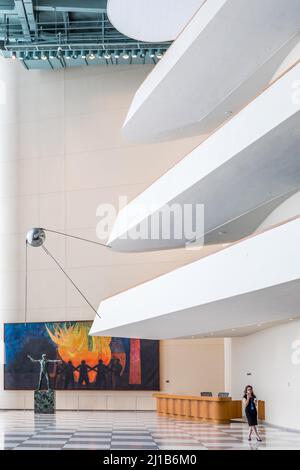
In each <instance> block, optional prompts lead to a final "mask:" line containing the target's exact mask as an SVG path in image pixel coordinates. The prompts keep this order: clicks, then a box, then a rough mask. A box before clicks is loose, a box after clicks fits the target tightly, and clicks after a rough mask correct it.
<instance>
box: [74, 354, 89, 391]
mask: <svg viewBox="0 0 300 470" xmlns="http://www.w3.org/2000/svg"><path fill="white" fill-rule="evenodd" d="M75 370H78V371H79V380H78V384H79V385H80V386H82V385H83V382H85V384H86V386H87V387H89V385H90V379H89V371H90V370H92V368H91V367H90V366H89V365H88V364H87V363H86V362H85V360H82V361H81V364H80V365H79V366H78V367H76V368H75Z"/></svg>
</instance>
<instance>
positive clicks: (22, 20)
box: [15, 0, 31, 42]
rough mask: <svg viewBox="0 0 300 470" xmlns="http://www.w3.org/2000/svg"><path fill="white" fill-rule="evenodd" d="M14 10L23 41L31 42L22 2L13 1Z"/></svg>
mask: <svg viewBox="0 0 300 470" xmlns="http://www.w3.org/2000/svg"><path fill="white" fill-rule="evenodd" d="M15 10H16V12H17V13H18V17H19V19H20V23H21V27H22V31H23V34H24V39H25V40H26V41H28V42H29V41H31V35H30V28H29V24H28V21H27V15H26V10H25V6H24V2H23V0H15Z"/></svg>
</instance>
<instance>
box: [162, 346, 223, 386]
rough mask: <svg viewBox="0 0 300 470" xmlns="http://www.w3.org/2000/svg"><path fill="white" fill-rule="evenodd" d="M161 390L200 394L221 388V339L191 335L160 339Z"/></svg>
mask: <svg viewBox="0 0 300 470" xmlns="http://www.w3.org/2000/svg"><path fill="white" fill-rule="evenodd" d="M160 352H161V366H160V374H161V391H162V392H165V393H175V394H182V395H184V394H190V395H199V394H200V392H201V391H202V392H213V394H214V395H216V394H217V393H218V392H223V391H224V340H223V339H222V338H212V339H190V340H184V339H182V340H165V341H161V342H160Z"/></svg>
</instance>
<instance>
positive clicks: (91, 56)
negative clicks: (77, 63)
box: [88, 51, 96, 60]
mask: <svg viewBox="0 0 300 470" xmlns="http://www.w3.org/2000/svg"><path fill="white" fill-rule="evenodd" d="M88 57H89V59H90V60H94V59H96V56H95V54H94V52H93V51H90V53H89V56H88Z"/></svg>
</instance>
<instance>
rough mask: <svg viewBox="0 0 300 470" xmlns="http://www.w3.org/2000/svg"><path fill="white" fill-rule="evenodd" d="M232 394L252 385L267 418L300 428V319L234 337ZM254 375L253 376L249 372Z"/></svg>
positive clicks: (240, 393) (293, 427) (270, 421)
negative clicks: (262, 401)
mask: <svg viewBox="0 0 300 470" xmlns="http://www.w3.org/2000/svg"><path fill="white" fill-rule="evenodd" d="M231 371H232V378H231V383H232V395H233V397H234V398H236V399H240V398H241V395H242V392H243V390H244V387H245V386H246V385H247V384H251V385H252V386H253V387H254V389H255V393H256V395H257V397H258V398H259V399H261V400H265V402H266V421H267V422H269V423H271V424H273V425H277V426H282V427H285V428H291V429H295V430H298V431H300V407H299V396H300V321H299V320H297V321H289V322H288V323H286V324H283V325H279V326H276V327H273V328H269V329H267V330H264V331H261V332H260V333H255V334H252V335H249V336H246V337H243V338H232V340H231ZM247 374H251V375H247Z"/></svg>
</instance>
